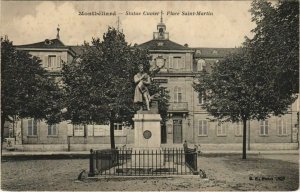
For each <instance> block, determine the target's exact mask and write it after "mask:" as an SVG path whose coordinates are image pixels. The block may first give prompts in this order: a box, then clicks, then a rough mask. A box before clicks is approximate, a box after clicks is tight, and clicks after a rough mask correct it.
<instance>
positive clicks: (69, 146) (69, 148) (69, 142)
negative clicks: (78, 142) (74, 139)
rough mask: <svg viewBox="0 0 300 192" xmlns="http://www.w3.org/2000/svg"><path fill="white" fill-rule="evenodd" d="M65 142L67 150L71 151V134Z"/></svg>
mask: <svg viewBox="0 0 300 192" xmlns="http://www.w3.org/2000/svg"><path fill="white" fill-rule="evenodd" d="M67 142H68V151H71V136H68V137H67Z"/></svg>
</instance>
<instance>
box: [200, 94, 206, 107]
mask: <svg viewBox="0 0 300 192" xmlns="http://www.w3.org/2000/svg"><path fill="white" fill-rule="evenodd" d="M198 98H199V104H200V105H203V104H205V103H206V97H205V94H204V93H202V94H199V96H198Z"/></svg>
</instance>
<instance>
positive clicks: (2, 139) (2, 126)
mask: <svg viewBox="0 0 300 192" xmlns="http://www.w3.org/2000/svg"><path fill="white" fill-rule="evenodd" d="M4 124H5V115H4V114H1V146H2V143H3V142H4ZM1 149H2V147H1ZM1 151H2V150H1Z"/></svg>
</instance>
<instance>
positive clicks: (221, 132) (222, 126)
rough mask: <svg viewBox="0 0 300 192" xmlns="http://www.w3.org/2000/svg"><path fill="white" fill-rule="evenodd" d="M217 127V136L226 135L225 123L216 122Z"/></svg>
mask: <svg viewBox="0 0 300 192" xmlns="http://www.w3.org/2000/svg"><path fill="white" fill-rule="evenodd" d="M216 127H217V136H226V129H227V124H224V123H218V124H217V125H216Z"/></svg>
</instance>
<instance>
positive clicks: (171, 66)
mask: <svg viewBox="0 0 300 192" xmlns="http://www.w3.org/2000/svg"><path fill="white" fill-rule="evenodd" d="M169 68H170V69H172V68H173V57H172V56H169Z"/></svg>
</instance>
